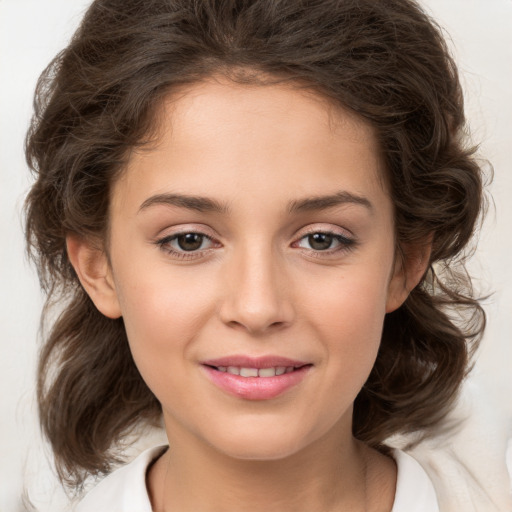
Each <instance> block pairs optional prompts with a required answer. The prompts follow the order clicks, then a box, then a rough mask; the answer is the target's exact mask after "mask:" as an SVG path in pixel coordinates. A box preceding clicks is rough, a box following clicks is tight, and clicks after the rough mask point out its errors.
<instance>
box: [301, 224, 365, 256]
mask: <svg viewBox="0 0 512 512" xmlns="http://www.w3.org/2000/svg"><path fill="white" fill-rule="evenodd" d="M315 233H322V234H326V235H331V236H332V237H333V238H335V239H336V240H337V241H338V242H339V247H336V248H334V249H325V250H316V249H308V248H306V247H297V245H296V244H298V243H299V242H300V241H301V240H303V239H304V238H306V237H307V236H309V235H312V234H315ZM358 243H359V242H358V240H357V239H356V238H355V236H354V235H353V234H352V233H351V232H350V231H349V230H347V229H345V228H341V227H340V226H333V225H332V224H330V225H326V224H312V225H309V226H307V228H305V230H301V231H299V233H298V234H297V236H296V237H295V239H294V242H293V243H292V247H293V246H295V247H297V248H298V249H301V250H303V251H304V252H306V253H308V254H310V255H312V256H315V257H318V258H322V257H329V256H333V255H336V254H339V253H343V252H347V251H350V250H353V249H354V248H355V247H356V246H357V245H358Z"/></svg>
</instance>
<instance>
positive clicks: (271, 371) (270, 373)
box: [258, 368, 276, 377]
mask: <svg viewBox="0 0 512 512" xmlns="http://www.w3.org/2000/svg"><path fill="white" fill-rule="evenodd" d="M258 375H259V376H260V377H275V375H276V369H275V368H261V369H259V370H258Z"/></svg>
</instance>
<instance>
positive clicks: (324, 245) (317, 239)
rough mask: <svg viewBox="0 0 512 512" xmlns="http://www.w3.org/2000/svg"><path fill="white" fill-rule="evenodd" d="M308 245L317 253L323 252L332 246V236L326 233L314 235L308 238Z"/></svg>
mask: <svg viewBox="0 0 512 512" xmlns="http://www.w3.org/2000/svg"><path fill="white" fill-rule="evenodd" d="M308 241H309V245H310V246H311V248H313V249H315V250H317V251H325V249H329V247H331V244H332V235H328V234H327V233H314V234H312V235H309V236H308Z"/></svg>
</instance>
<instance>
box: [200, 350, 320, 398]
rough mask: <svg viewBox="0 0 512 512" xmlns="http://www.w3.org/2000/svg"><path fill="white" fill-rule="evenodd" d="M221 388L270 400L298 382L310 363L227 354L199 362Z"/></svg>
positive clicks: (240, 395)
mask: <svg viewBox="0 0 512 512" xmlns="http://www.w3.org/2000/svg"><path fill="white" fill-rule="evenodd" d="M201 366H202V368H203V369H204V371H205V373H206V375H207V377H208V379H209V380H210V382H212V383H213V384H214V385H215V386H216V387H218V388H220V390H221V391H223V392H225V393H228V394H229V395H232V396H235V397H237V398H242V399H244V400H271V399H273V398H276V397H278V396H280V395H282V394H284V393H286V392H287V391H288V390H290V389H292V388H294V387H295V386H297V385H298V384H300V383H301V382H302V381H303V380H304V379H305V378H306V377H307V375H308V374H309V373H310V370H311V369H312V368H313V364H312V363H307V362H303V361H295V360H291V359H287V358H281V357H263V358H250V357H239V356H236V357H227V358H222V359H217V360H210V361H205V362H203V363H202V364H201Z"/></svg>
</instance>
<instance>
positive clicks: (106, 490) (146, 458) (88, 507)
mask: <svg viewBox="0 0 512 512" xmlns="http://www.w3.org/2000/svg"><path fill="white" fill-rule="evenodd" d="M166 448H167V447H166V446H156V447H153V448H150V449H149V450H146V451H144V452H142V453H141V454H140V455H139V456H138V457H137V458H135V459H134V460H133V461H132V462H130V463H129V464H127V465H126V466H123V467H122V468H120V469H118V470H116V471H114V472H113V473H111V474H110V475H108V476H107V477H106V478H104V479H103V480H102V481H101V482H100V483H99V484H98V485H97V486H96V487H94V488H93V489H92V490H91V491H90V492H88V493H87V494H86V495H85V497H84V498H83V499H82V500H81V501H80V502H79V503H78V505H77V506H76V508H74V509H73V511H74V512H112V511H113V510H115V511H116V512H151V503H150V501H149V496H148V492H147V488H146V472H147V469H148V467H149V466H150V464H151V463H152V462H153V461H154V460H155V459H157V458H158V457H159V456H160V455H161V454H162V453H163V452H164V451H165V449H166Z"/></svg>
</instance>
